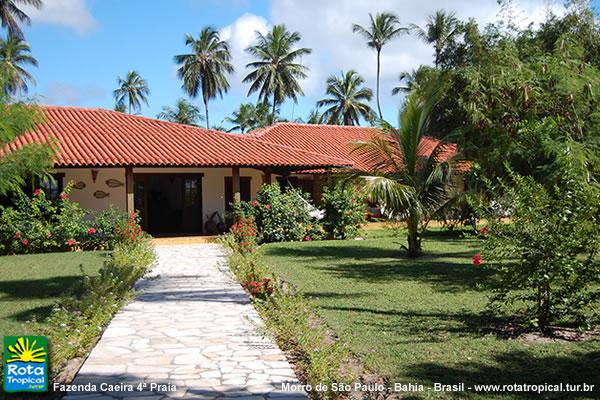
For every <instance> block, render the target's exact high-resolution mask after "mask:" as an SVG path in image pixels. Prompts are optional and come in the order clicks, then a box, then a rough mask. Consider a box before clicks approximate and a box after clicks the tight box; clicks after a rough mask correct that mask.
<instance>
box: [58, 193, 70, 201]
mask: <svg viewBox="0 0 600 400" xmlns="http://www.w3.org/2000/svg"><path fill="white" fill-rule="evenodd" d="M58 197H60V199H61V200H62V201H65V200H67V199H68V198H69V195H68V194H66V193H65V192H62V193H61V194H60V196H58Z"/></svg>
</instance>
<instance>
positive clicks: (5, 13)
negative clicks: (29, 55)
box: [0, 0, 42, 39]
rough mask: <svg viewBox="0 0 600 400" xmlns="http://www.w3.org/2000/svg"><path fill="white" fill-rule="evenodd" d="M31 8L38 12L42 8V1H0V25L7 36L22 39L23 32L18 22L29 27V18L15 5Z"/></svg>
mask: <svg viewBox="0 0 600 400" xmlns="http://www.w3.org/2000/svg"><path fill="white" fill-rule="evenodd" d="M19 3H21V4H23V5H28V6H33V7H35V8H37V9H38V10H39V9H40V8H42V0H0V24H1V25H2V27H3V28H6V30H7V31H8V35H9V36H16V37H18V38H19V39H23V31H22V30H21V27H19V22H21V23H24V24H27V25H30V24H31V18H29V16H28V15H27V14H25V13H24V12H23V11H22V10H21V9H20V8H19V7H18V6H17V4H19Z"/></svg>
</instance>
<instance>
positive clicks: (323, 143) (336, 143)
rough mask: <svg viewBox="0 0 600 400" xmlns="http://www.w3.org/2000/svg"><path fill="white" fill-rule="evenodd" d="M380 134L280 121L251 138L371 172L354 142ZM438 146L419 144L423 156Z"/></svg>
mask: <svg viewBox="0 0 600 400" xmlns="http://www.w3.org/2000/svg"><path fill="white" fill-rule="evenodd" d="M380 133H381V130H380V129H377V128H370V127H361V126H339V125H313V124H298V123H290V122H282V123H278V124H275V125H271V126H269V127H267V128H265V129H260V130H256V131H253V132H251V133H250V135H251V136H253V137H255V138H258V139H260V140H264V141H266V142H269V143H275V144H285V145H287V146H291V147H294V148H297V149H301V150H306V151H311V152H315V153H320V154H327V155H329V156H332V157H336V158H342V159H347V160H351V161H352V167H353V168H356V169H359V170H361V171H369V170H371V169H372V166H373V161H370V160H369V159H367V157H366V156H365V155H364V154H361V152H359V151H353V150H354V149H355V145H354V142H357V141H368V140H370V139H371V137H372V136H373V135H377V134H380ZM438 143H439V141H438V140H437V139H434V138H431V137H425V138H423V139H422V145H423V147H424V149H425V153H426V154H424V155H427V156H428V155H429V154H431V151H433V149H434V148H435V146H436V145H437V144H438ZM455 153H456V146H454V145H452V146H451V147H450V149H449V155H448V156H450V155H451V154H455ZM311 172H314V171H311Z"/></svg>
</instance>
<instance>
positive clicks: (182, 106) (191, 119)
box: [156, 99, 204, 126]
mask: <svg viewBox="0 0 600 400" xmlns="http://www.w3.org/2000/svg"><path fill="white" fill-rule="evenodd" d="M156 118H158V119H164V120H166V121H169V122H175V123H177V124H184V125H192V126H198V124H199V123H200V122H201V121H203V120H204V116H203V115H202V113H201V112H200V109H199V108H198V107H196V106H195V105H193V104H192V103H190V102H189V101H187V100H186V99H178V100H177V102H176V103H175V107H169V106H165V107H163V108H162V111H161V112H160V113H158V115H157V116H156Z"/></svg>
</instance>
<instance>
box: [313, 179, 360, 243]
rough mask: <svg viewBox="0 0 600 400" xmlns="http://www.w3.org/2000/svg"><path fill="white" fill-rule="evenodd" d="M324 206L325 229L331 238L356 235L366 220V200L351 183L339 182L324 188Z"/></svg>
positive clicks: (345, 237) (344, 237)
mask: <svg viewBox="0 0 600 400" xmlns="http://www.w3.org/2000/svg"><path fill="white" fill-rule="evenodd" d="M323 206H324V209H325V216H324V217H323V221H322V223H323V229H324V230H325V232H326V235H327V237H329V238H331V239H347V238H351V237H354V236H356V235H357V234H358V229H359V228H360V226H361V225H362V224H363V223H364V222H365V213H366V205H365V202H364V201H363V198H362V196H360V194H359V192H358V190H356V188H355V187H354V186H353V185H351V184H344V183H343V182H339V183H338V184H337V185H335V186H334V187H333V188H329V187H325V188H323Z"/></svg>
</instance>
